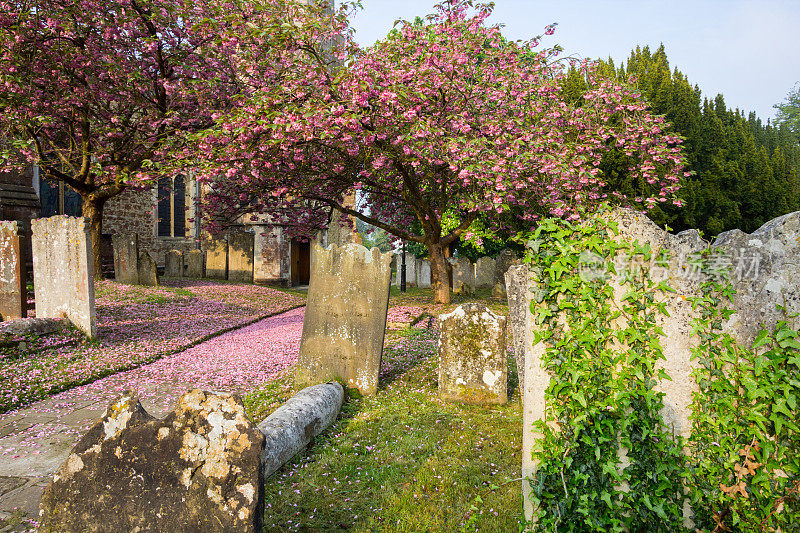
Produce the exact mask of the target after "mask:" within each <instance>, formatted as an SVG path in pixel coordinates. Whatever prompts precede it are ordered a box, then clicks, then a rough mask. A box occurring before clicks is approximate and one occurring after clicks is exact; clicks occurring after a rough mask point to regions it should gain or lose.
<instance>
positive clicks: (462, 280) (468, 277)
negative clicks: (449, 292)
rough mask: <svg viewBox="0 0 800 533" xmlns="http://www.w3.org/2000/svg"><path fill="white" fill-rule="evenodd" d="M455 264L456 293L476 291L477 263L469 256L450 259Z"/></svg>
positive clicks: (454, 290) (454, 287)
mask: <svg viewBox="0 0 800 533" xmlns="http://www.w3.org/2000/svg"><path fill="white" fill-rule="evenodd" d="M448 261H450V264H451V265H453V292H455V293H456V294H459V293H462V292H465V293H468V294H469V293H472V292H474V291H475V265H474V264H473V263H472V262H471V261H470V260H469V258H467V257H463V256H461V257H453V258H450V259H448Z"/></svg>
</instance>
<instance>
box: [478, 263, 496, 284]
mask: <svg viewBox="0 0 800 533" xmlns="http://www.w3.org/2000/svg"><path fill="white" fill-rule="evenodd" d="M495 262H496V261H495V260H494V259H492V258H491V257H488V256H484V257H479V258H478V260H477V261H476V262H475V288H476V289H491V288H492V287H494V269H495Z"/></svg>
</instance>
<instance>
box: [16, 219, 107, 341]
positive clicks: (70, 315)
mask: <svg viewBox="0 0 800 533" xmlns="http://www.w3.org/2000/svg"><path fill="white" fill-rule="evenodd" d="M31 229H32V248H33V284H34V286H35V287H36V316H37V317H38V318H61V317H66V318H67V319H68V320H69V321H70V322H72V323H73V324H74V325H75V326H76V327H77V328H78V329H80V330H81V331H83V332H84V333H86V334H87V335H88V336H90V337H95V336H96V335H97V326H96V319H95V308H94V281H93V271H92V265H93V263H92V246H91V237H90V235H89V221H88V219H85V218H75V217H67V216H55V217H50V218H39V219H35V220H32V221H31Z"/></svg>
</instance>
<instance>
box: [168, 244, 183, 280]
mask: <svg viewBox="0 0 800 533" xmlns="http://www.w3.org/2000/svg"><path fill="white" fill-rule="evenodd" d="M164 276H166V277H168V278H180V277H183V253H181V252H180V251H179V250H170V251H169V252H167V255H166V256H165V257H164Z"/></svg>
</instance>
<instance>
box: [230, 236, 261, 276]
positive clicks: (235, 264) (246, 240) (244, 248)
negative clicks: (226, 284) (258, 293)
mask: <svg viewBox="0 0 800 533" xmlns="http://www.w3.org/2000/svg"><path fill="white" fill-rule="evenodd" d="M254 247H255V239H254V235H253V234H252V233H249V232H240V233H232V234H231V235H229V236H228V280H229V281H235V282H238V283H252V282H253V253H254Z"/></svg>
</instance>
